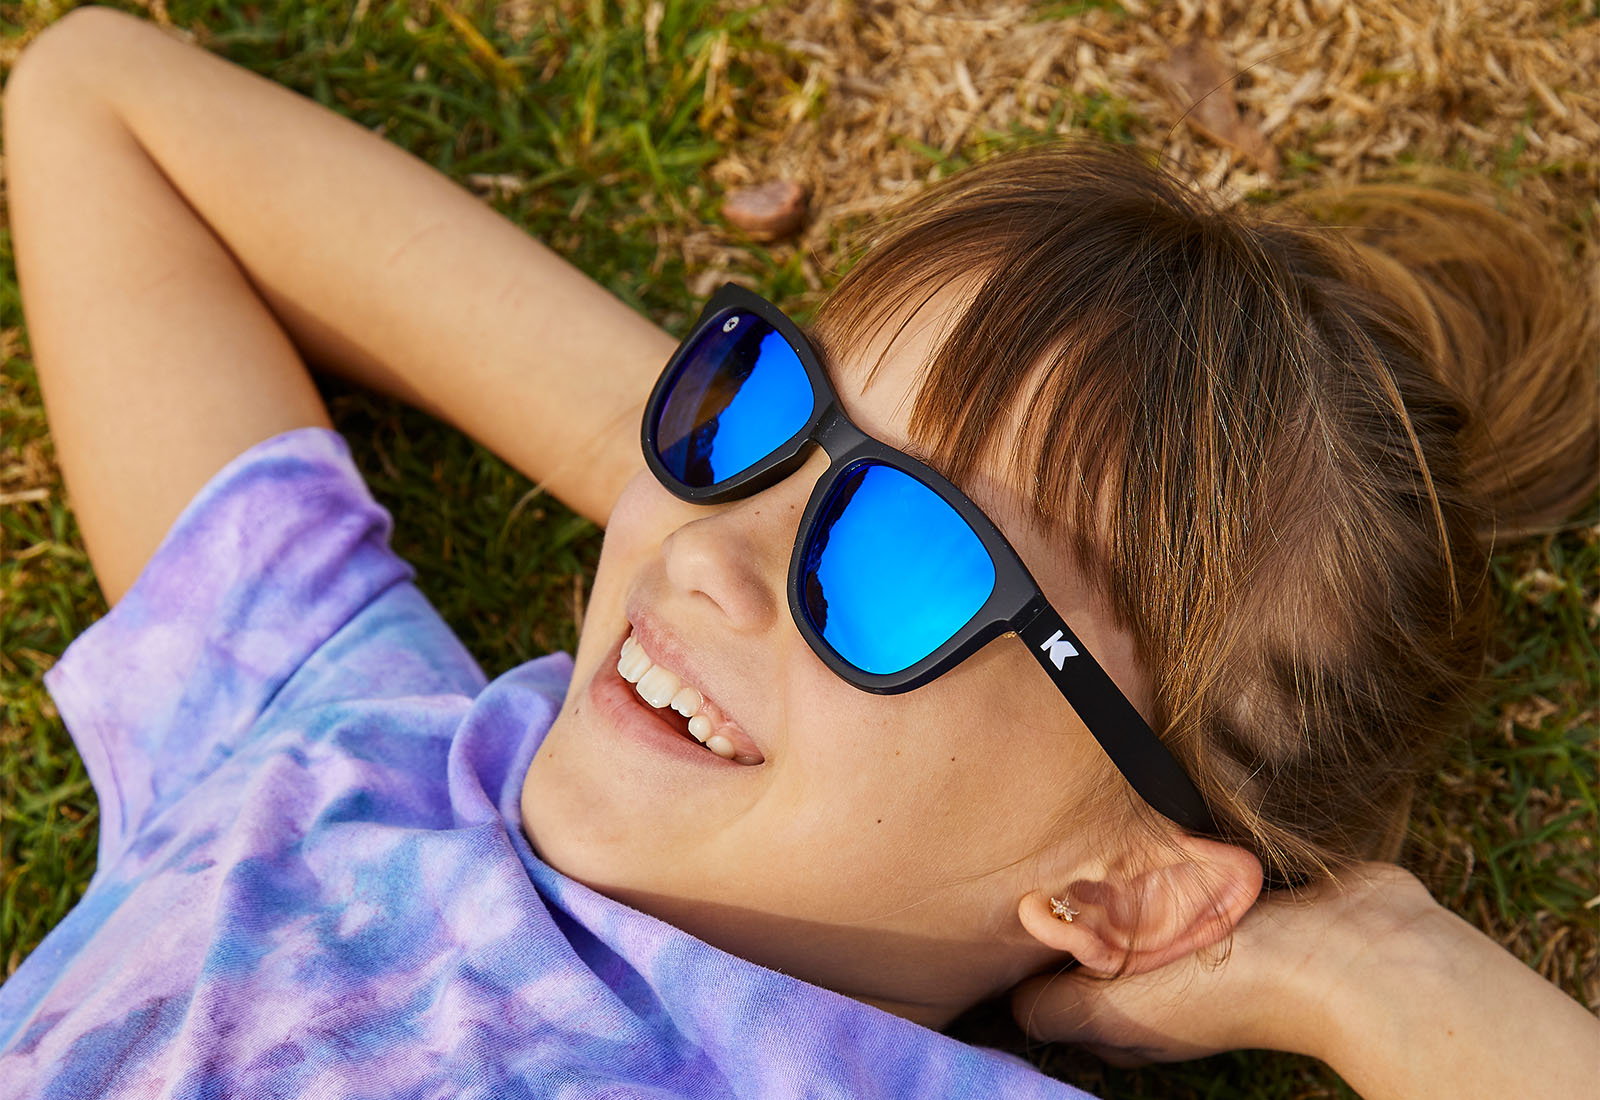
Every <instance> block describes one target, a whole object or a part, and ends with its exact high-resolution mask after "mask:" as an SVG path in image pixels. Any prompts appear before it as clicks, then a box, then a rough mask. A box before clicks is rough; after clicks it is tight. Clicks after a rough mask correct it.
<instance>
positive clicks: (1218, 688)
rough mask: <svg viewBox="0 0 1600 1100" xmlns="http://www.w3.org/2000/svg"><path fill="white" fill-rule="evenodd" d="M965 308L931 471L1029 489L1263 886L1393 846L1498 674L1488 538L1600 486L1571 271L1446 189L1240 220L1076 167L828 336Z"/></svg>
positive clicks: (1068, 160)
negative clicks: (954, 305)
mask: <svg viewBox="0 0 1600 1100" xmlns="http://www.w3.org/2000/svg"><path fill="white" fill-rule="evenodd" d="M1312 215H1315V216H1316V217H1320V218H1324V219H1327V220H1328V221H1330V222H1332V223H1333V224H1330V225H1323V224H1319V223H1318V222H1317V221H1316V220H1314V218H1313V217H1312ZM957 285H961V286H967V287H971V288H974V289H973V292H972V294H971V297H970V299H969V300H968V303H967V305H966V306H965V308H964V309H963V310H961V311H959V315H958V316H957V318H956V319H955V320H954V321H953V322H952V323H951V324H950V325H949V326H948V328H947V329H946V331H945V333H944V335H943V336H942V338H941V341H940V343H939V344H938V346H937V348H936V350H935V352H934V353H933V355H932V358H931V360H930V361H929V362H928V363H927V365H926V374H925V377H924V380H923V383H922V385H921V387H920V389H919V391H918V394H917V397H916V401H915V404H914V407H913V410H912V415H911V420H910V434H911V435H912V437H913V439H914V441H915V443H916V444H917V445H918V446H919V447H921V448H923V449H924V450H925V451H926V452H927V453H928V454H929V455H930V456H931V462H932V464H933V465H934V466H936V467H937V468H939V469H940V470H941V471H942V472H943V473H945V474H946V476H948V477H950V478H951V480H953V481H955V482H956V483H957V484H961V483H962V482H963V480H964V479H966V478H968V477H969V476H970V475H972V474H973V473H975V472H976V471H977V470H978V469H979V467H980V465H983V464H986V463H992V464H994V466H995V468H1002V469H1006V470H1008V471H1009V472H1010V473H1011V475H1012V478H1011V484H1013V485H1014V486H1015V488H1016V490H1017V492H1018V494H1019V495H1020V497H1021V499H1022V500H1023V501H1024V502H1025V504H1026V506H1027V507H1028V508H1029V509H1030V511H1031V515H1032V517H1033V519H1034V521H1035V522H1036V523H1037V524H1038V525H1039V526H1040V527H1041V528H1042V529H1044V530H1047V531H1050V532H1053V533H1055V534H1056V535H1058V536H1060V537H1063V538H1065V539H1067V540H1068V545H1070V546H1071V547H1072V548H1073V551H1074V553H1075V555H1076V558H1077V561H1078V564H1079V565H1080V566H1082V567H1083V568H1085V569H1086V570H1087V571H1088V572H1089V574H1090V575H1091V577H1093V578H1094V580H1095V581H1096V583H1098V584H1100V585H1101V586H1103V590H1104V592H1105V593H1106V594H1107V595H1108V597H1109V600H1110V603H1111V605H1112V606H1113V607H1114V609H1115V613H1116V615H1117V617H1118V619H1119V621H1120V623H1121V625H1122V626H1123V627H1124V628H1126V629H1128V630H1129V631H1130V632H1131V633H1132V635H1133V637H1134V639H1135V641H1136V644H1137V647H1138V652H1139V655H1140V658H1141V660H1142V662H1143V664H1144V667H1145V669H1146V670H1147V672H1148V674H1149V677H1150V683H1151V687H1152V695H1153V706H1154V710H1155V713H1154V715H1153V718H1154V721H1153V725H1154V726H1155V728H1156V729H1157V730H1158V731H1159V732H1160V733H1161V734H1162V737H1163V740H1164V741H1165V742H1166V743H1167V744H1168V745H1169V747H1170V748H1171V749H1172V751H1173V752H1174V753H1175V755H1177V757H1178V758H1179V760H1180V761H1182V762H1183V764H1184V765H1185V767H1186V768H1187V769H1188V770H1189V772H1190V774H1191V775H1192V776H1194V777H1195V780H1196V782H1197V784H1198V785H1199V787H1200V789H1201V791H1202V793H1203V794H1204V795H1205V796H1206V798H1207V801H1208V802H1209V803H1210V805H1211V806H1212V808H1213V812H1214V813H1215V814H1216V816H1217V818H1218V820H1219V822H1220V823H1221V825H1222V828H1223V830H1224V833H1225V834H1226V835H1227V836H1228V837H1229V838H1230V839H1232V840H1233V841H1235V842H1236V843H1240V844H1243V845H1244V846H1246V847H1248V848H1250V849H1251V850H1252V851H1254V852H1255V853H1256V854H1257V855H1258V856H1260V857H1261V858H1262V860H1263V862H1264V864H1265V865H1266V867H1267V870H1268V873H1269V876H1272V877H1274V878H1276V879H1279V880H1292V879H1296V878H1300V877H1303V876H1306V875H1316V874H1319V873H1325V872H1327V871H1328V870H1330V869H1332V868H1334V867H1337V866H1339V865H1341V864H1344V863H1347V862H1349V861H1352V860H1356V859H1362V858H1370V857H1372V856H1375V855H1379V854H1384V852H1385V849H1387V848H1392V846H1393V844H1394V842H1395V838H1396V837H1397V836H1398V835H1399V827H1401V826H1403V823H1404V818H1405V812H1406V808H1407V806H1408V804H1409V796H1410V790H1411V787H1412V784H1413V781H1414V778H1415V777H1416V775H1417V774H1418V772H1419V770H1420V769H1421V768H1423V767H1425V766H1427V765H1428V763H1429V762H1430V761H1431V759H1432V757H1433V755H1434V750H1435V749H1436V747H1437V746H1438V745H1439V744H1440V743H1441V742H1442V740H1443V739H1444V738H1445V736H1446V735H1448V734H1450V733H1452V732H1455V731H1458V730H1459V728H1460V725H1461V723H1462V721H1463V719H1464V717H1465V712H1466V708H1467V705H1468V700H1469V696H1470V693H1471V690H1472V688H1473V687H1474V685H1475V683H1476V681H1477V678H1478V676H1479V674H1480V670H1481V668H1482V663H1483V651H1484V646H1485V641H1486V634H1487V630H1488V625H1489V623H1488V620H1489V615H1488V612H1489V603H1490V593H1489V591H1488V583H1487V580H1488V569H1487V559H1486V543H1487V541H1488V540H1489V539H1491V538H1492V537H1493V536H1494V535H1495V534H1496V532H1499V533H1502V534H1503V533H1506V532H1511V531H1518V532H1520V531H1524V530H1527V529H1529V528H1530V527H1535V526H1537V525H1540V524H1550V523H1554V522H1557V521H1560V520H1562V519H1564V518H1566V517H1567V516H1568V515H1570V513H1571V512H1572V511H1573V509H1575V508H1576V507H1578V506H1580V505H1581V504H1582V503H1583V502H1584V500H1585V499H1586V498H1587V496H1588V495H1589V494H1590V493H1591V492H1592V491H1593V487H1594V482H1595V473H1596V464H1595V462H1594V458H1595V454H1596V446H1597V434H1596V422H1595V415H1594V404H1593V400H1592V399H1593V396H1594V394H1593V385H1594V380H1593V375H1592V373H1591V371H1590V369H1589V367H1588V365H1589V364H1592V363H1593V362H1594V355H1595V345H1596V340H1595V335H1596V319H1595V313H1594V309H1593V307H1592V306H1591V304H1590V303H1589V302H1588V301H1587V300H1586V299H1584V298H1582V297H1581V296H1580V295H1579V294H1577V293H1574V292H1573V289H1572V288H1573V283H1572V282H1571V281H1567V280H1564V279H1563V278H1562V272H1561V267H1560V264H1559V263H1558V262H1557V261H1556V260H1555V259H1554V258H1553V257H1552V252H1551V249H1550V247H1549V245H1547V244H1546V243H1545V242H1544V241H1543V240H1542V239H1541V238H1539V237H1538V236H1536V235H1535V234H1534V233H1532V232H1530V231H1529V230H1527V229H1525V228H1523V227H1522V226H1520V225H1519V224H1518V223H1517V222H1516V221H1513V220H1512V219H1510V218H1508V217H1506V216H1504V215H1502V214H1500V213H1497V212H1496V211H1495V209H1494V208H1493V207H1492V206H1490V205H1487V204H1486V203H1485V202H1483V201H1481V200H1478V199H1474V198H1471V197H1467V196H1463V195H1459V194H1453V193H1450V192H1447V191H1442V190H1436V189H1430V188H1425V187H1420V186H1401V185H1388V186H1364V187H1353V188H1349V189H1344V190H1341V191H1337V192H1324V193H1318V194H1315V195H1307V196H1304V197H1301V198H1299V199H1296V200H1293V201H1292V202H1288V203H1278V204H1275V205H1273V206H1271V207H1267V208H1260V209H1252V208H1237V209H1232V210H1224V209H1220V208H1219V207H1218V206H1217V205H1216V204H1214V203H1213V202H1211V201H1209V200H1207V199H1206V198H1205V197H1203V196H1201V195H1200V194H1198V193H1196V192H1195V191H1193V190H1191V189H1190V188H1188V187H1186V186H1185V185H1184V184H1182V183H1181V182H1179V180H1178V179H1177V178H1176V177H1175V176H1174V175H1172V174H1171V173H1170V172H1168V171H1166V170H1165V169H1163V168H1161V167H1159V166H1156V165H1153V164H1152V163H1150V162H1149V161H1148V160H1146V159H1144V158H1143V157H1142V156H1141V155H1140V154H1138V153H1135V152H1132V151H1128V150H1121V149H1115V148H1111V147H1106V146H1101V145H1098V144H1088V143H1063V144H1054V145H1048V146H1042V147H1036V148H1033V149H1029V150H1025V151H1022V152H1019V153H1014V154H1011V155H1008V156H1004V157H1000V158H997V159H995V160H991V161H989V162H987V163H984V164H982V165H979V166H978V167H976V168H974V169H971V170H969V171H967V172H964V173H962V174H960V175H957V176H955V177H952V178H951V179H949V180H947V181H945V182H944V183H942V184H940V185H938V186H936V187H934V188H933V189H931V190H930V191H928V192H925V193H923V194H922V195H920V196H918V197H917V198H916V199H915V200H914V202H913V203H911V204H910V205H909V206H908V207H907V208H906V209H905V210H904V211H903V212H902V213H900V214H899V215H898V216H897V217H896V218H895V219H893V220H892V221H890V222H889V228H888V230H887V231H886V233H885V234H884V235H883V237H882V239H881V240H880V241H879V242H878V243H877V244H876V245H875V247H874V248H872V250H870V251H869V252H868V253H867V255H866V257H865V258H864V259H863V260H861V261H860V262H859V263H858V264H857V265H856V266H855V267H854V268H853V269H852V270H851V271H850V272H849V274H848V275H847V276H846V277H845V278H844V279H843V281H842V282H841V283H840V284H839V286H838V288H837V289H836V290H835V292H834V293H833V294H832V296H830V297H829V298H828V300H827V301H826V302H825V303H824V304H823V306H822V309H821V311H820V312H819V314H818V317H817V322H816V334H817V337H818V339H819V341H820V342H821V344H822V346H823V348H824V351H825V352H828V353H834V352H836V351H837V349H839V348H841V347H843V346H845V345H847V344H850V343H853V342H855V341H859V340H864V339H870V338H871V337H872V336H873V335H875V334H876V333H878V332H879V331H880V330H882V328H883V326H885V325H886V324H889V323H891V322H892V321H893V320H894V319H895V318H897V317H898V318H901V323H902V324H903V323H904V320H905V318H907V317H908V316H909V315H910V314H911V313H912V312H914V311H915V309H916V308H918V307H919V306H920V305H921V304H922V303H924V302H926V301H927V300H929V299H930V298H932V297H933V296H934V295H935V294H936V293H938V292H939V291H940V290H942V289H944V288H947V287H953V286H957ZM1023 394H1027V395H1028V399H1027V400H1026V401H1019V395H1023ZM1019 406H1021V407H1019ZM1013 418H1020V421H1019V422H1020V425H1021V430H1020V431H1019V432H1018V433H1017V434H1016V436H1015V445H1014V447H1013V448H1012V451H1011V453H1008V454H996V453H995V452H996V450H997V449H998V447H997V441H998V440H999V439H1000V438H1001V437H1002V434H1003V433H997V432H993V431H991V427H992V425H995V424H997V423H1005V422H1008V421H1010V420H1011V419H1013ZM1110 517H1115V519H1114V521H1113V520H1112V519H1111V518H1110ZM1130 797H1131V795H1130Z"/></svg>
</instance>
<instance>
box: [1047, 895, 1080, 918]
mask: <svg viewBox="0 0 1600 1100" xmlns="http://www.w3.org/2000/svg"><path fill="white" fill-rule="evenodd" d="M1050 913H1051V915H1053V916H1055V917H1056V918H1057V919H1059V920H1063V921H1066V922H1067V923H1068V924H1071V923H1072V918H1073V917H1075V916H1077V915H1078V911H1077V910H1076V909H1074V908H1073V907H1072V902H1071V901H1070V900H1068V899H1067V898H1064V897H1062V898H1051V899H1050Z"/></svg>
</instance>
